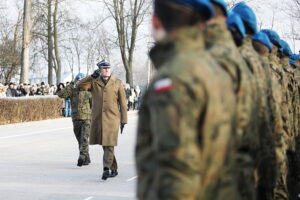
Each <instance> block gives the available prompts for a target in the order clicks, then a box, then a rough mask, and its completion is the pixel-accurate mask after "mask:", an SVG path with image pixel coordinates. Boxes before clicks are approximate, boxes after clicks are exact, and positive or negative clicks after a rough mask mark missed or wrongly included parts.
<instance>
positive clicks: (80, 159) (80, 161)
mask: <svg viewBox="0 0 300 200" xmlns="http://www.w3.org/2000/svg"><path fill="white" fill-rule="evenodd" d="M83 163H84V159H83V158H82V157H81V156H80V157H79V158H78V161H77V166H78V167H81V166H82V165H83Z"/></svg>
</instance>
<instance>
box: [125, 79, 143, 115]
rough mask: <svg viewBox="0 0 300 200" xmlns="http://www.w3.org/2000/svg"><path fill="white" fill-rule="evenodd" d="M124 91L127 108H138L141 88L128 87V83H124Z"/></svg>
mask: <svg viewBox="0 0 300 200" xmlns="http://www.w3.org/2000/svg"><path fill="white" fill-rule="evenodd" d="M125 92H126V98H127V102H128V104H127V110H128V111H129V110H138V109H139V107H140V101H141V97H142V93H141V89H140V87H139V86H138V85H137V86H134V87H130V85H129V84H126V85H125Z"/></svg>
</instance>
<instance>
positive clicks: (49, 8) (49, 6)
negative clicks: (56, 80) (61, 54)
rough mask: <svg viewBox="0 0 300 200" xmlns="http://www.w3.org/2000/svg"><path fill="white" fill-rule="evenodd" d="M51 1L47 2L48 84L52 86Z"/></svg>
mask: <svg viewBox="0 0 300 200" xmlns="http://www.w3.org/2000/svg"><path fill="white" fill-rule="evenodd" d="M51 3H52V0H48V5H47V6H48V22H47V23H48V36H47V37H48V84H49V85H52V84H53V64H52V59H53V55H52V51H53V43H52V20H51V11H52V5H51Z"/></svg>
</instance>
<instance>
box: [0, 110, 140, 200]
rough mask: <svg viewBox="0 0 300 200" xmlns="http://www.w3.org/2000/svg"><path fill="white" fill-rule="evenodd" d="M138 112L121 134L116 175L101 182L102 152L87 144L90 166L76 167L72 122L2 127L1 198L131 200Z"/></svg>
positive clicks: (66, 120)
mask: <svg viewBox="0 0 300 200" xmlns="http://www.w3.org/2000/svg"><path fill="white" fill-rule="evenodd" d="M136 125H137V114H136V113H130V114H129V124H128V125H126V126H125V129H124V133H123V134H122V135H119V145H118V147H117V148H116V157H117V161H118V165H119V170H118V171H119V175H118V176H117V177H115V178H110V179H108V180H107V181H102V180H101V175H102V169H103V167H102V153H103V151H102V148H101V146H98V145H96V146H90V155H91V160H92V163H91V164H90V165H89V166H84V167H77V166H76V164H77V158H78V148H77V141H76V139H75V136H74V134H73V131H72V121H71V119H70V118H64V119H57V120H46V121H40V122H31V123H21V124H12V125H4V126H0V159H1V160H0V199H1V200H135V199H136V198H135V188H136V178H137V177H136V173H135V167H134V144H135V136H136Z"/></svg>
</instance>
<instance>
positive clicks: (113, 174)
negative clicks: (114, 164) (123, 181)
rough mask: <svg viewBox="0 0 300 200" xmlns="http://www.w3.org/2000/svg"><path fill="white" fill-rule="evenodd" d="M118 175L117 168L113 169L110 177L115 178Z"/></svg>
mask: <svg viewBox="0 0 300 200" xmlns="http://www.w3.org/2000/svg"><path fill="white" fill-rule="evenodd" d="M116 176H118V171H117V170H111V172H110V174H109V178H113V177H116Z"/></svg>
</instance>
